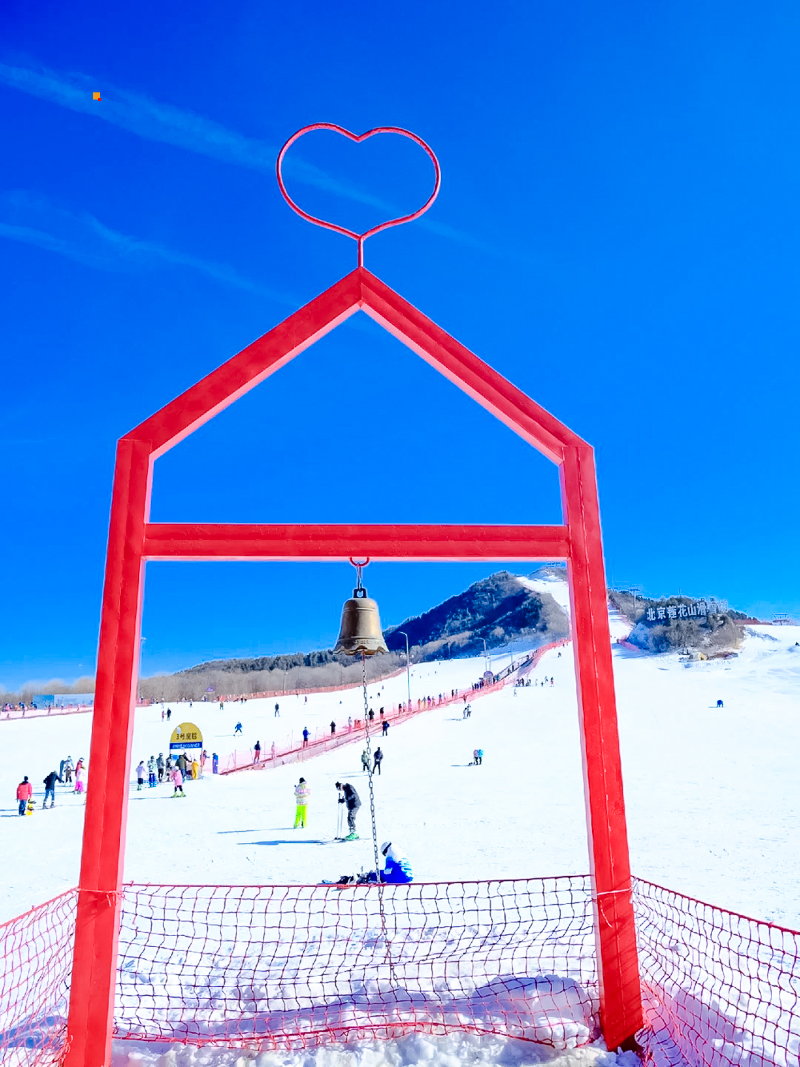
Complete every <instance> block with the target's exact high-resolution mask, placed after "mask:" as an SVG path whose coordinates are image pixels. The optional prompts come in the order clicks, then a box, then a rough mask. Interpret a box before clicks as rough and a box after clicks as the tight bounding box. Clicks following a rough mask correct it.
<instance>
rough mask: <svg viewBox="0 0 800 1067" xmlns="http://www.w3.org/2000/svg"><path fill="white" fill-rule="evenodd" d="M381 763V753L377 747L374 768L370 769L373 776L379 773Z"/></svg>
mask: <svg viewBox="0 0 800 1067" xmlns="http://www.w3.org/2000/svg"><path fill="white" fill-rule="evenodd" d="M381 763H383V753H382V752H381V750H380V746H379V747H378V748H376V749H375V766H374V767H373V768H372V773H373V774H375V772H376V771H377V772H378V774H380V773H381Z"/></svg>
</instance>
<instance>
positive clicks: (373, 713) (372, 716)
mask: <svg viewBox="0 0 800 1067" xmlns="http://www.w3.org/2000/svg"><path fill="white" fill-rule="evenodd" d="M374 718H375V712H374V711H373V710H372V708H370V709H369V721H370V722H372V720H373V719H374Z"/></svg>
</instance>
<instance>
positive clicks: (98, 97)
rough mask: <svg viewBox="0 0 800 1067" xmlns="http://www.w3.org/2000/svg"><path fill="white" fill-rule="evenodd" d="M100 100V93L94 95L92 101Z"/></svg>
mask: <svg viewBox="0 0 800 1067" xmlns="http://www.w3.org/2000/svg"><path fill="white" fill-rule="evenodd" d="M99 99H100V93H92V100H99Z"/></svg>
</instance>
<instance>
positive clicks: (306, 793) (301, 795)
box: [294, 778, 311, 830]
mask: <svg viewBox="0 0 800 1067" xmlns="http://www.w3.org/2000/svg"><path fill="white" fill-rule="evenodd" d="M310 796H311V790H310V789H309V787H308V786H307V785H306V780H305V778H301V779H300V781H299V782H298V783H297V785H296V786H295V787H294V799H295V802H296V804H297V814H296V815H295V817H294V828H295V830H296V829H297V828H298V826H302V827H303V829H305V825H306V813H307V811H308V798H309V797H310Z"/></svg>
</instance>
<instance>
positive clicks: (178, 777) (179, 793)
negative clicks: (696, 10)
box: [170, 767, 186, 797]
mask: <svg viewBox="0 0 800 1067" xmlns="http://www.w3.org/2000/svg"><path fill="white" fill-rule="evenodd" d="M170 778H171V779H172V784H173V786H174V787H175V791H174V793H173V794H172V795H173V797H185V796H186V794H185V793H184V791H183V775H182V774H181V769H180V767H173V769H172V774H171V775H170Z"/></svg>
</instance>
